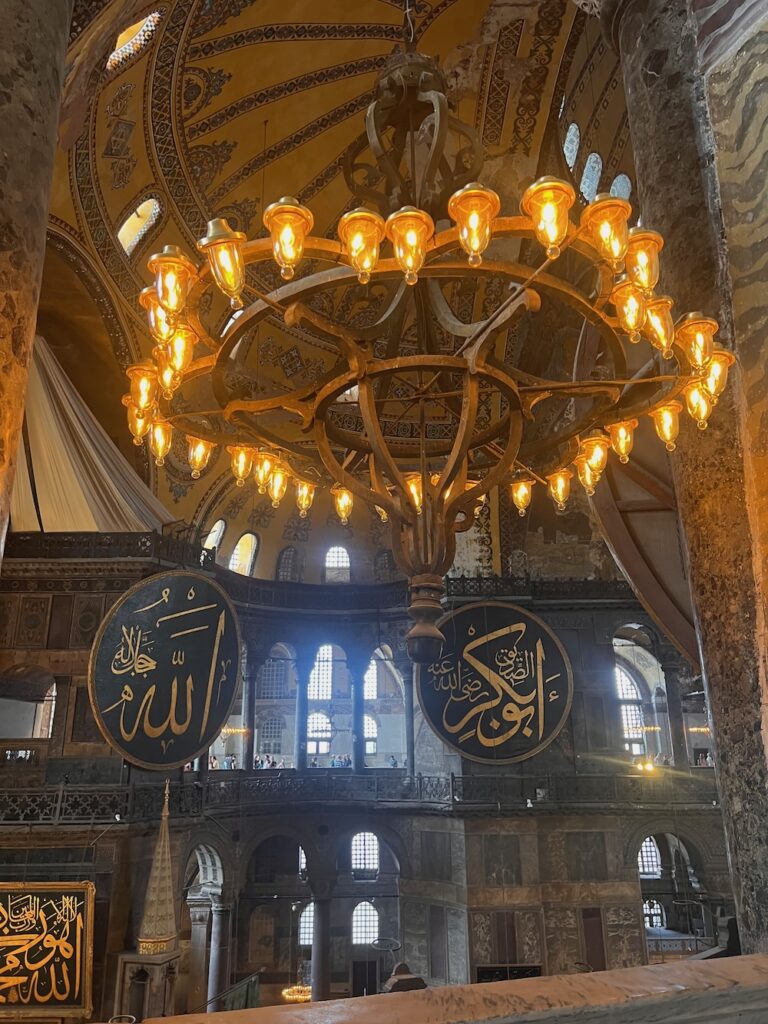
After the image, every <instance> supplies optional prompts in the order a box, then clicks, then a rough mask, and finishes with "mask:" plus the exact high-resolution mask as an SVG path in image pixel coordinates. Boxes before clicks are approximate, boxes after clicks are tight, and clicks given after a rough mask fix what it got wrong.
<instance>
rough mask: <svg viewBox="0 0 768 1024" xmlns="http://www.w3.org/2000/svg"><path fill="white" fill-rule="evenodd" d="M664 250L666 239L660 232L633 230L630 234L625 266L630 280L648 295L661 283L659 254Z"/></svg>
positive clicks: (641, 229)
mask: <svg viewBox="0 0 768 1024" xmlns="http://www.w3.org/2000/svg"><path fill="white" fill-rule="evenodd" d="M663 248H664V239H663V238H662V237H661V235H660V234H659V233H658V231H648V230H646V229H645V228H632V229H631V231H630V232H629V244H628V246H627V253H626V255H625V257H624V266H625V267H626V270H627V276H628V277H629V279H630V280H631V281H634V283H635V284H636V285H637V287H638V288H642V290H643V291H644V292H646V293H650V292H652V291H653V289H654V288H655V287H656V285H657V284H658V283H659V273H660V270H661V267H660V263H659V253H660V252H661V250H662V249H663Z"/></svg>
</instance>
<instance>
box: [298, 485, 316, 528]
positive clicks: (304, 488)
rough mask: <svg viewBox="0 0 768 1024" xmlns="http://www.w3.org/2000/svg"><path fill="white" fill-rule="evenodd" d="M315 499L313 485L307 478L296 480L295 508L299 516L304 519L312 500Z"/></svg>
mask: <svg viewBox="0 0 768 1024" xmlns="http://www.w3.org/2000/svg"><path fill="white" fill-rule="evenodd" d="M314 500H315V485H314V484H311V483H310V482H309V481H308V480H297V481H296V508H297V509H298V510H299V518H300V519H306V518H307V515H308V513H309V510H310V509H311V508H312V502H313V501H314Z"/></svg>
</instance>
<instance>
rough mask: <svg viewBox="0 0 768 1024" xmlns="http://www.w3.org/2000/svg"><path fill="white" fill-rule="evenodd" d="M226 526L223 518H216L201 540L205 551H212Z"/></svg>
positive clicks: (217, 544)
mask: <svg viewBox="0 0 768 1024" xmlns="http://www.w3.org/2000/svg"><path fill="white" fill-rule="evenodd" d="M226 528H227V524H226V523H225V522H224V520H223V519H217V520H216V522H215V523H214V524H213V526H212V527H211V528H210V530H209V531H208V534H207V535H206V538H205V540H204V541H203V547H204V548H205V550H206V551H212V550H213V549H214V548H218V546H219V544H221V540H222V538H223V536H224V531H225V530H226Z"/></svg>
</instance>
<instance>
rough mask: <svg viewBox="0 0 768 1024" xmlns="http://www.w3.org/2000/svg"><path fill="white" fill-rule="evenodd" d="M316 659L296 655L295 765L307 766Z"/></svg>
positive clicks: (299, 767) (303, 767)
mask: <svg viewBox="0 0 768 1024" xmlns="http://www.w3.org/2000/svg"><path fill="white" fill-rule="evenodd" d="M313 665H314V660H313V659H312V658H309V657H306V656H304V655H303V654H299V655H297V657H296V666H295V668H296V720H295V722H294V728H293V767H294V768H296V769H297V770H298V771H303V770H304V769H305V768H306V767H307V718H308V716H309V696H308V688H309V674H310V672H311V671H312V667H313Z"/></svg>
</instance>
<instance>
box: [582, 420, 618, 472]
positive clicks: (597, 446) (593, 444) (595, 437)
mask: <svg viewBox="0 0 768 1024" xmlns="http://www.w3.org/2000/svg"><path fill="white" fill-rule="evenodd" d="M610 449H611V441H610V438H608V437H606V436H605V434H602V433H600V432H599V431H596V432H595V433H594V434H589V435H588V436H587V437H585V438H582V440H581V441H579V456H581V457H583V458H585V459H586V460H587V462H588V463H589V468H590V469H591V470H592V471H593V472H594V473H597V474H598V476H599V475H600V474H601V473H602V472H603V470H604V469H605V467H606V466H607V465H608V452H609V451H610Z"/></svg>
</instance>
